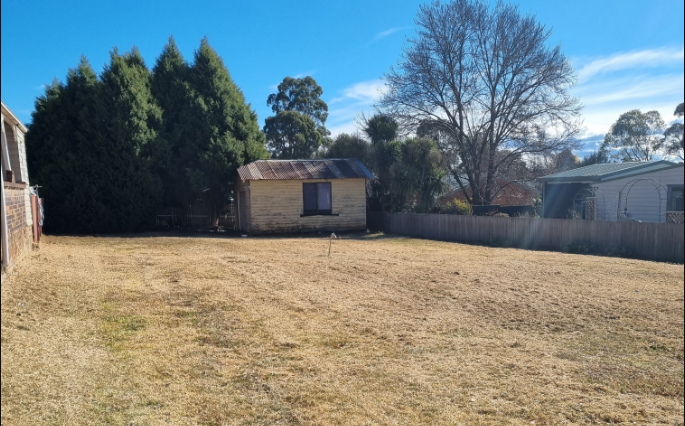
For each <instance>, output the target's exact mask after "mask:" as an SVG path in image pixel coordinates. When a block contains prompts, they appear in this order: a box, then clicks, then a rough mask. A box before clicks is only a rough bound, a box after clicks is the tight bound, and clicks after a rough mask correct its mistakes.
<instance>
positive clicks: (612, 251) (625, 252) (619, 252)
mask: <svg viewBox="0 0 685 426" xmlns="http://www.w3.org/2000/svg"><path fill="white" fill-rule="evenodd" d="M606 253H607V256H612V257H631V256H632V255H633V252H632V250H630V249H628V248H625V247H623V246H621V245H618V244H612V245H611V246H610V247H609V248H608V249H607V252H606Z"/></svg>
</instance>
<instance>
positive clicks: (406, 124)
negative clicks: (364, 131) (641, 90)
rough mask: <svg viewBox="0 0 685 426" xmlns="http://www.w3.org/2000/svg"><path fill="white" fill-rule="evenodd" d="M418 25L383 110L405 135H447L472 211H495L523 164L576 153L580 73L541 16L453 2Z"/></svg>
mask: <svg viewBox="0 0 685 426" xmlns="http://www.w3.org/2000/svg"><path fill="white" fill-rule="evenodd" d="M415 22H416V25H417V27H418V30H417V35H416V36H415V37H414V38H411V39H409V40H408V42H407V45H406V46H405V47H404V49H403V53H402V55H401V56H400V59H399V61H398V64H397V67H392V68H391V69H390V71H389V72H388V73H386V75H385V79H386V85H387V91H386V92H385V94H384V95H383V97H382V98H381V100H380V102H379V105H378V107H379V108H380V109H381V110H382V111H383V112H385V113H386V114H388V115H390V116H392V117H393V118H394V119H395V120H397V121H398V123H399V124H400V127H402V128H408V129H416V128H418V126H419V125H421V124H422V123H430V126H431V127H432V128H433V129H435V131H439V132H440V133H441V134H442V137H441V138H439V139H438V140H437V142H438V146H439V148H440V149H441V150H442V151H443V152H444V153H445V155H446V157H447V158H449V159H451V161H450V164H449V165H448V167H449V170H450V172H451V174H452V177H453V178H454V180H455V181H456V182H457V184H458V185H459V186H460V187H461V188H462V189H465V188H466V187H467V186H468V187H470V188H471V189H472V190H473V192H472V194H473V196H472V197H469V200H468V201H469V202H471V203H473V204H490V203H491V202H492V200H493V198H494V196H495V195H496V194H497V192H498V185H499V183H498V182H499V181H500V177H501V176H503V175H506V174H510V173H511V172H512V170H515V169H512V165H515V164H518V163H519V161H520V160H521V159H523V160H529V159H531V158H533V157H537V156H549V155H553V154H557V153H559V152H561V151H563V150H564V149H567V148H574V147H576V146H577V144H578V143H577V141H576V139H575V137H576V136H577V134H578V132H579V115H580V105H579V102H578V100H577V99H575V98H573V97H572V96H571V95H570V93H569V89H570V88H572V87H573V85H574V84H575V82H576V79H575V75H574V70H573V67H572V66H571V64H570V62H569V60H568V59H567V58H566V57H565V56H564V53H563V52H562V49H561V46H560V45H557V46H549V41H550V37H551V31H550V30H548V29H546V28H545V26H544V25H542V24H540V23H538V22H537V20H536V18H535V17H534V16H531V15H522V14H521V13H520V12H519V9H518V7H516V6H513V5H510V4H506V3H501V2H500V3H497V4H496V5H495V6H494V7H492V8H491V7H489V5H488V4H487V3H485V2H483V1H480V0H454V1H452V2H449V3H442V2H437V1H435V2H433V3H431V4H427V5H423V6H420V7H419V12H418V15H417V17H416V20H415ZM465 192H466V191H465Z"/></svg>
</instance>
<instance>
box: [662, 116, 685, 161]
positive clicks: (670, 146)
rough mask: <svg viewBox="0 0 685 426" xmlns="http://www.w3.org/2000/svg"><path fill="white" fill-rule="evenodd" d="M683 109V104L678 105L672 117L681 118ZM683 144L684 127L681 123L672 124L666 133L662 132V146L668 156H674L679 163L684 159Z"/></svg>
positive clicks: (684, 138)
mask: <svg viewBox="0 0 685 426" xmlns="http://www.w3.org/2000/svg"><path fill="white" fill-rule="evenodd" d="M684 109H685V104H683V103H681V104H679V105H678V106H677V107H676V109H675V112H674V113H673V115H675V116H676V117H680V118H682V117H683V114H684V112H683V110H684ZM684 142H685V127H684V126H683V123H673V124H672V125H671V126H670V127H669V128H668V129H666V131H665V132H664V144H665V146H666V150H667V152H668V153H669V154H670V155H673V156H676V157H678V158H680V160H681V161H683V160H684V159H685V157H683V144H684Z"/></svg>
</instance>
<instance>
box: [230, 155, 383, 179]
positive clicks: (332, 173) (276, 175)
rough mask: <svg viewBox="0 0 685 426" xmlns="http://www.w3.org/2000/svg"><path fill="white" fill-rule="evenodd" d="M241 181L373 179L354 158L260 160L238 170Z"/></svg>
mask: <svg viewBox="0 0 685 426" xmlns="http://www.w3.org/2000/svg"><path fill="white" fill-rule="evenodd" d="M238 176H239V177H240V179H241V180H300V179H373V175H372V174H371V173H369V171H368V170H367V169H366V167H364V165H363V164H362V163H361V162H360V161H359V160H355V159H353V158H345V159H327V160H259V161H255V162H253V163H250V164H246V165H244V166H242V167H239V168H238Z"/></svg>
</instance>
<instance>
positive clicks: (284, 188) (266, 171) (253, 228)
mask: <svg viewBox="0 0 685 426" xmlns="http://www.w3.org/2000/svg"><path fill="white" fill-rule="evenodd" d="M372 178H373V176H372V175H371V173H369V171H368V170H367V169H366V167H364V165H363V164H362V163H361V162H360V161H359V160H355V159H331V160H260V161H255V162H253V163H250V164H247V165H245V166H242V167H240V168H239V169H238V173H237V178H236V181H235V191H236V202H237V211H238V214H237V216H238V228H239V229H240V230H241V231H243V232H248V233H252V234H267V233H285V232H312V231H327V232H334V231H357V230H365V229H366V180H367V179H372Z"/></svg>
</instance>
